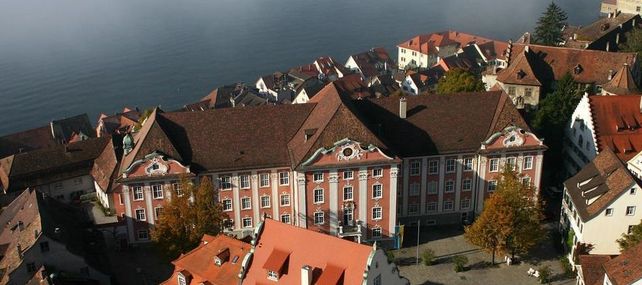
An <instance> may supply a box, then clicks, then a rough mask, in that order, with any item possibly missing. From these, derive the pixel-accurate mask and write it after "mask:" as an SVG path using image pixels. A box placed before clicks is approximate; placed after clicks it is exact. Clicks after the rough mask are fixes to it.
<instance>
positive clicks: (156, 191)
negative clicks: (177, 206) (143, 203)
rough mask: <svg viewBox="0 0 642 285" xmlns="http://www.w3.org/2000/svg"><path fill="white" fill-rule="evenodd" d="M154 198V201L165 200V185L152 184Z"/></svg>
mask: <svg viewBox="0 0 642 285" xmlns="http://www.w3.org/2000/svg"><path fill="white" fill-rule="evenodd" d="M152 196H153V197H154V199H163V184H152Z"/></svg>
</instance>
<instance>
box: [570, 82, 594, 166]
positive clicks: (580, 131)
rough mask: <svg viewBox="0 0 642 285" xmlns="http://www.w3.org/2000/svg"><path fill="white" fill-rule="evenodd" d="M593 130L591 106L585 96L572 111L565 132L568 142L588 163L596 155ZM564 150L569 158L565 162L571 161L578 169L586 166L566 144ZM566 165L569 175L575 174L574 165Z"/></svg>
mask: <svg viewBox="0 0 642 285" xmlns="http://www.w3.org/2000/svg"><path fill="white" fill-rule="evenodd" d="M594 130H595V126H594V124H593V115H592V113H591V105H590V104H589V97H588V96H587V95H586V94H585V95H584V96H583V97H582V99H581V100H580V102H579V103H578V104H577V107H576V108H575V111H573V116H572V117H571V121H570V122H569V125H568V129H567V130H566V137H567V139H568V141H571V142H573V143H574V144H575V146H576V147H577V150H580V151H581V153H582V154H583V155H584V156H585V157H586V158H588V160H589V161H590V160H593V158H595V157H596V156H597V154H598V152H597V147H596V146H597V140H596V136H595V131H594ZM580 136H581V137H582V146H580V145H579V138H580ZM587 143H588V145H587ZM565 148H566V153H569V156H568V157H567V158H566V159H567V160H569V159H573V161H575V163H576V164H577V166H579V167H580V168H582V167H584V166H585V165H586V164H587V162H586V161H583V160H582V159H580V157H579V156H578V155H577V154H576V153H575V152H576V149H574V148H573V147H570V146H569V145H568V144H565ZM566 164H567V165H566V168H567V170H568V172H569V174H571V175H573V174H575V173H576V172H577V169H575V165H572V163H571V162H569V161H567V163H566Z"/></svg>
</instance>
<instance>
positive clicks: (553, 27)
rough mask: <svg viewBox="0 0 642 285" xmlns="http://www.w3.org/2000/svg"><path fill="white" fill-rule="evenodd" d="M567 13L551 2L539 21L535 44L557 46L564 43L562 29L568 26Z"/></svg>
mask: <svg viewBox="0 0 642 285" xmlns="http://www.w3.org/2000/svg"><path fill="white" fill-rule="evenodd" d="M567 19H568V17H567V16H566V12H564V10H562V9H561V8H560V7H559V6H557V5H556V4H555V3H554V2H552V1H551V4H550V5H548V8H546V12H544V14H543V15H542V16H541V17H540V18H539V20H538V21H537V26H536V27H535V34H534V35H533V36H534V37H533V39H534V40H535V43H538V44H542V45H548V46H556V45H559V43H560V42H562V41H564V36H563V35H562V29H563V28H564V26H566V20H567Z"/></svg>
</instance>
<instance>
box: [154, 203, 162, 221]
mask: <svg viewBox="0 0 642 285" xmlns="http://www.w3.org/2000/svg"><path fill="white" fill-rule="evenodd" d="M159 211H160V213H159ZM162 212H163V207H160V206H158V207H154V220H156V221H158V219H160V215H161V214H162Z"/></svg>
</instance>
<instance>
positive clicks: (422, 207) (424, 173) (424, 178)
mask: <svg viewBox="0 0 642 285" xmlns="http://www.w3.org/2000/svg"><path fill="white" fill-rule="evenodd" d="M427 184H428V158H427V157H424V158H423V159H421V192H420V194H419V195H421V201H420V202H419V215H423V214H424V213H425V212H426V193H427V190H426V188H427Z"/></svg>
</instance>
